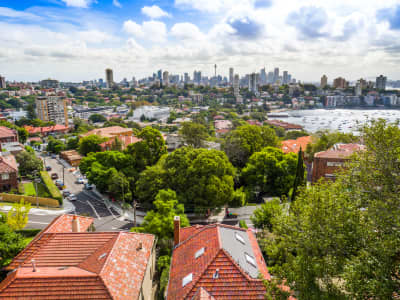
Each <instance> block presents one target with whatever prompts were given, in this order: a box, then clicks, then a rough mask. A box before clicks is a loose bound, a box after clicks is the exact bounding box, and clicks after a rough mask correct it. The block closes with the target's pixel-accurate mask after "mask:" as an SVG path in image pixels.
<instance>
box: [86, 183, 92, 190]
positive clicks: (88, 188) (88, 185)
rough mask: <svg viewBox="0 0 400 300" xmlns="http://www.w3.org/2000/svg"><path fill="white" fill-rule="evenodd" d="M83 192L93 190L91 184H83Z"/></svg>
mask: <svg viewBox="0 0 400 300" xmlns="http://www.w3.org/2000/svg"><path fill="white" fill-rule="evenodd" d="M85 190H88V191H90V190H93V184H90V183H85Z"/></svg>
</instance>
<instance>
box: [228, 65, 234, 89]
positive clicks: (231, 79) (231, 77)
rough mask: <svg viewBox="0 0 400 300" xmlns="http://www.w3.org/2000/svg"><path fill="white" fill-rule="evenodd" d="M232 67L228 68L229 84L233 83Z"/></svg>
mask: <svg viewBox="0 0 400 300" xmlns="http://www.w3.org/2000/svg"><path fill="white" fill-rule="evenodd" d="M233 77H234V75H233V68H229V85H233Z"/></svg>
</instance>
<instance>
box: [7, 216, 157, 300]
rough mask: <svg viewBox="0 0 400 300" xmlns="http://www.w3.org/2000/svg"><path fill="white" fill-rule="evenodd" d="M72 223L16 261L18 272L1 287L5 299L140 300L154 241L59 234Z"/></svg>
mask: <svg viewBox="0 0 400 300" xmlns="http://www.w3.org/2000/svg"><path fill="white" fill-rule="evenodd" d="M68 219H69V218H66V219H65V218H58V220H56V221H53V222H52V224H50V225H49V226H48V227H47V228H46V229H45V230H44V231H43V232H41V234H40V235H39V237H38V238H35V239H34V241H32V242H31V243H30V244H29V245H28V247H27V248H26V249H25V250H24V251H22V252H21V253H20V254H19V255H18V256H17V257H16V258H15V259H14V260H13V262H12V263H11V264H10V266H9V267H12V268H14V269H16V271H14V272H12V273H11V274H10V275H9V276H8V277H7V278H6V280H4V281H3V282H2V283H1V284H0V298H1V299H3V298H4V299H7V298H6V297H9V298H10V299H18V298H19V299H21V298H24V299H26V298H29V299H49V298H54V296H55V295H57V298H58V296H59V295H60V299H61V298H62V297H64V295H65V299H137V298H138V296H139V294H140V289H141V286H142V281H143V278H144V275H145V272H146V269H147V264H148V261H149V259H150V256H151V253H152V251H153V246H154V243H155V238H154V236H153V235H151V234H140V233H129V232H59V229H60V228H61V227H60V226H62V223H63V222H64V221H68ZM82 226H83V227H82V228H85V225H82ZM67 230H68V229H67ZM32 259H33V260H34V261H35V265H36V271H33V267H32ZM8 269H10V268H8ZM64 282H68V284H64ZM25 283H29V284H28V285H26V284H25ZM49 287H50V288H49ZM56 292H57V293H56ZM55 293H56V294H55Z"/></svg>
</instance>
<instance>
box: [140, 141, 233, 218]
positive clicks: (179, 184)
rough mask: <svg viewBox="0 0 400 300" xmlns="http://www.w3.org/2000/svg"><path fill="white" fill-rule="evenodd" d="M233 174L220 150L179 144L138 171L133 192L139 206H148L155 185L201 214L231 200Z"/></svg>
mask: <svg viewBox="0 0 400 300" xmlns="http://www.w3.org/2000/svg"><path fill="white" fill-rule="evenodd" d="M234 175H235V169H234V168H233V166H232V164H231V163H230V162H229V160H228V158H227V156H226V155H225V153H224V152H222V151H218V150H207V149H202V148H200V149H193V148H191V147H183V148H179V149H177V150H175V151H174V152H172V153H171V154H169V155H168V156H166V157H163V158H162V159H160V161H159V162H158V164H157V165H156V166H153V167H151V168H148V169H147V170H146V171H144V172H142V173H141V174H140V177H139V180H138V181H137V186H136V194H137V196H138V199H139V200H140V203H141V204H142V205H144V206H146V205H147V206H149V205H151V204H152V203H153V200H154V196H155V194H156V193H157V192H158V190H157V189H158V188H162V189H167V188H169V189H172V190H174V191H175V192H176V194H177V196H178V200H179V203H182V204H184V205H185V207H186V209H187V210H188V211H195V212H196V213H205V212H206V211H207V210H208V209H210V210H213V209H215V208H217V207H222V206H223V205H224V204H227V203H230V202H231V201H232V199H233V195H234V194H233V193H234V186H233V177H234ZM153 183H154V185H153Z"/></svg>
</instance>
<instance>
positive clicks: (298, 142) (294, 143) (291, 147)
mask: <svg viewBox="0 0 400 300" xmlns="http://www.w3.org/2000/svg"><path fill="white" fill-rule="evenodd" d="M311 142H312V136H302V137H299V138H297V139H295V140H286V141H282V147H281V149H282V151H283V153H291V152H292V153H299V151H300V148H301V149H302V150H303V151H305V150H306V149H307V145H308V144H310V143H311Z"/></svg>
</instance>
